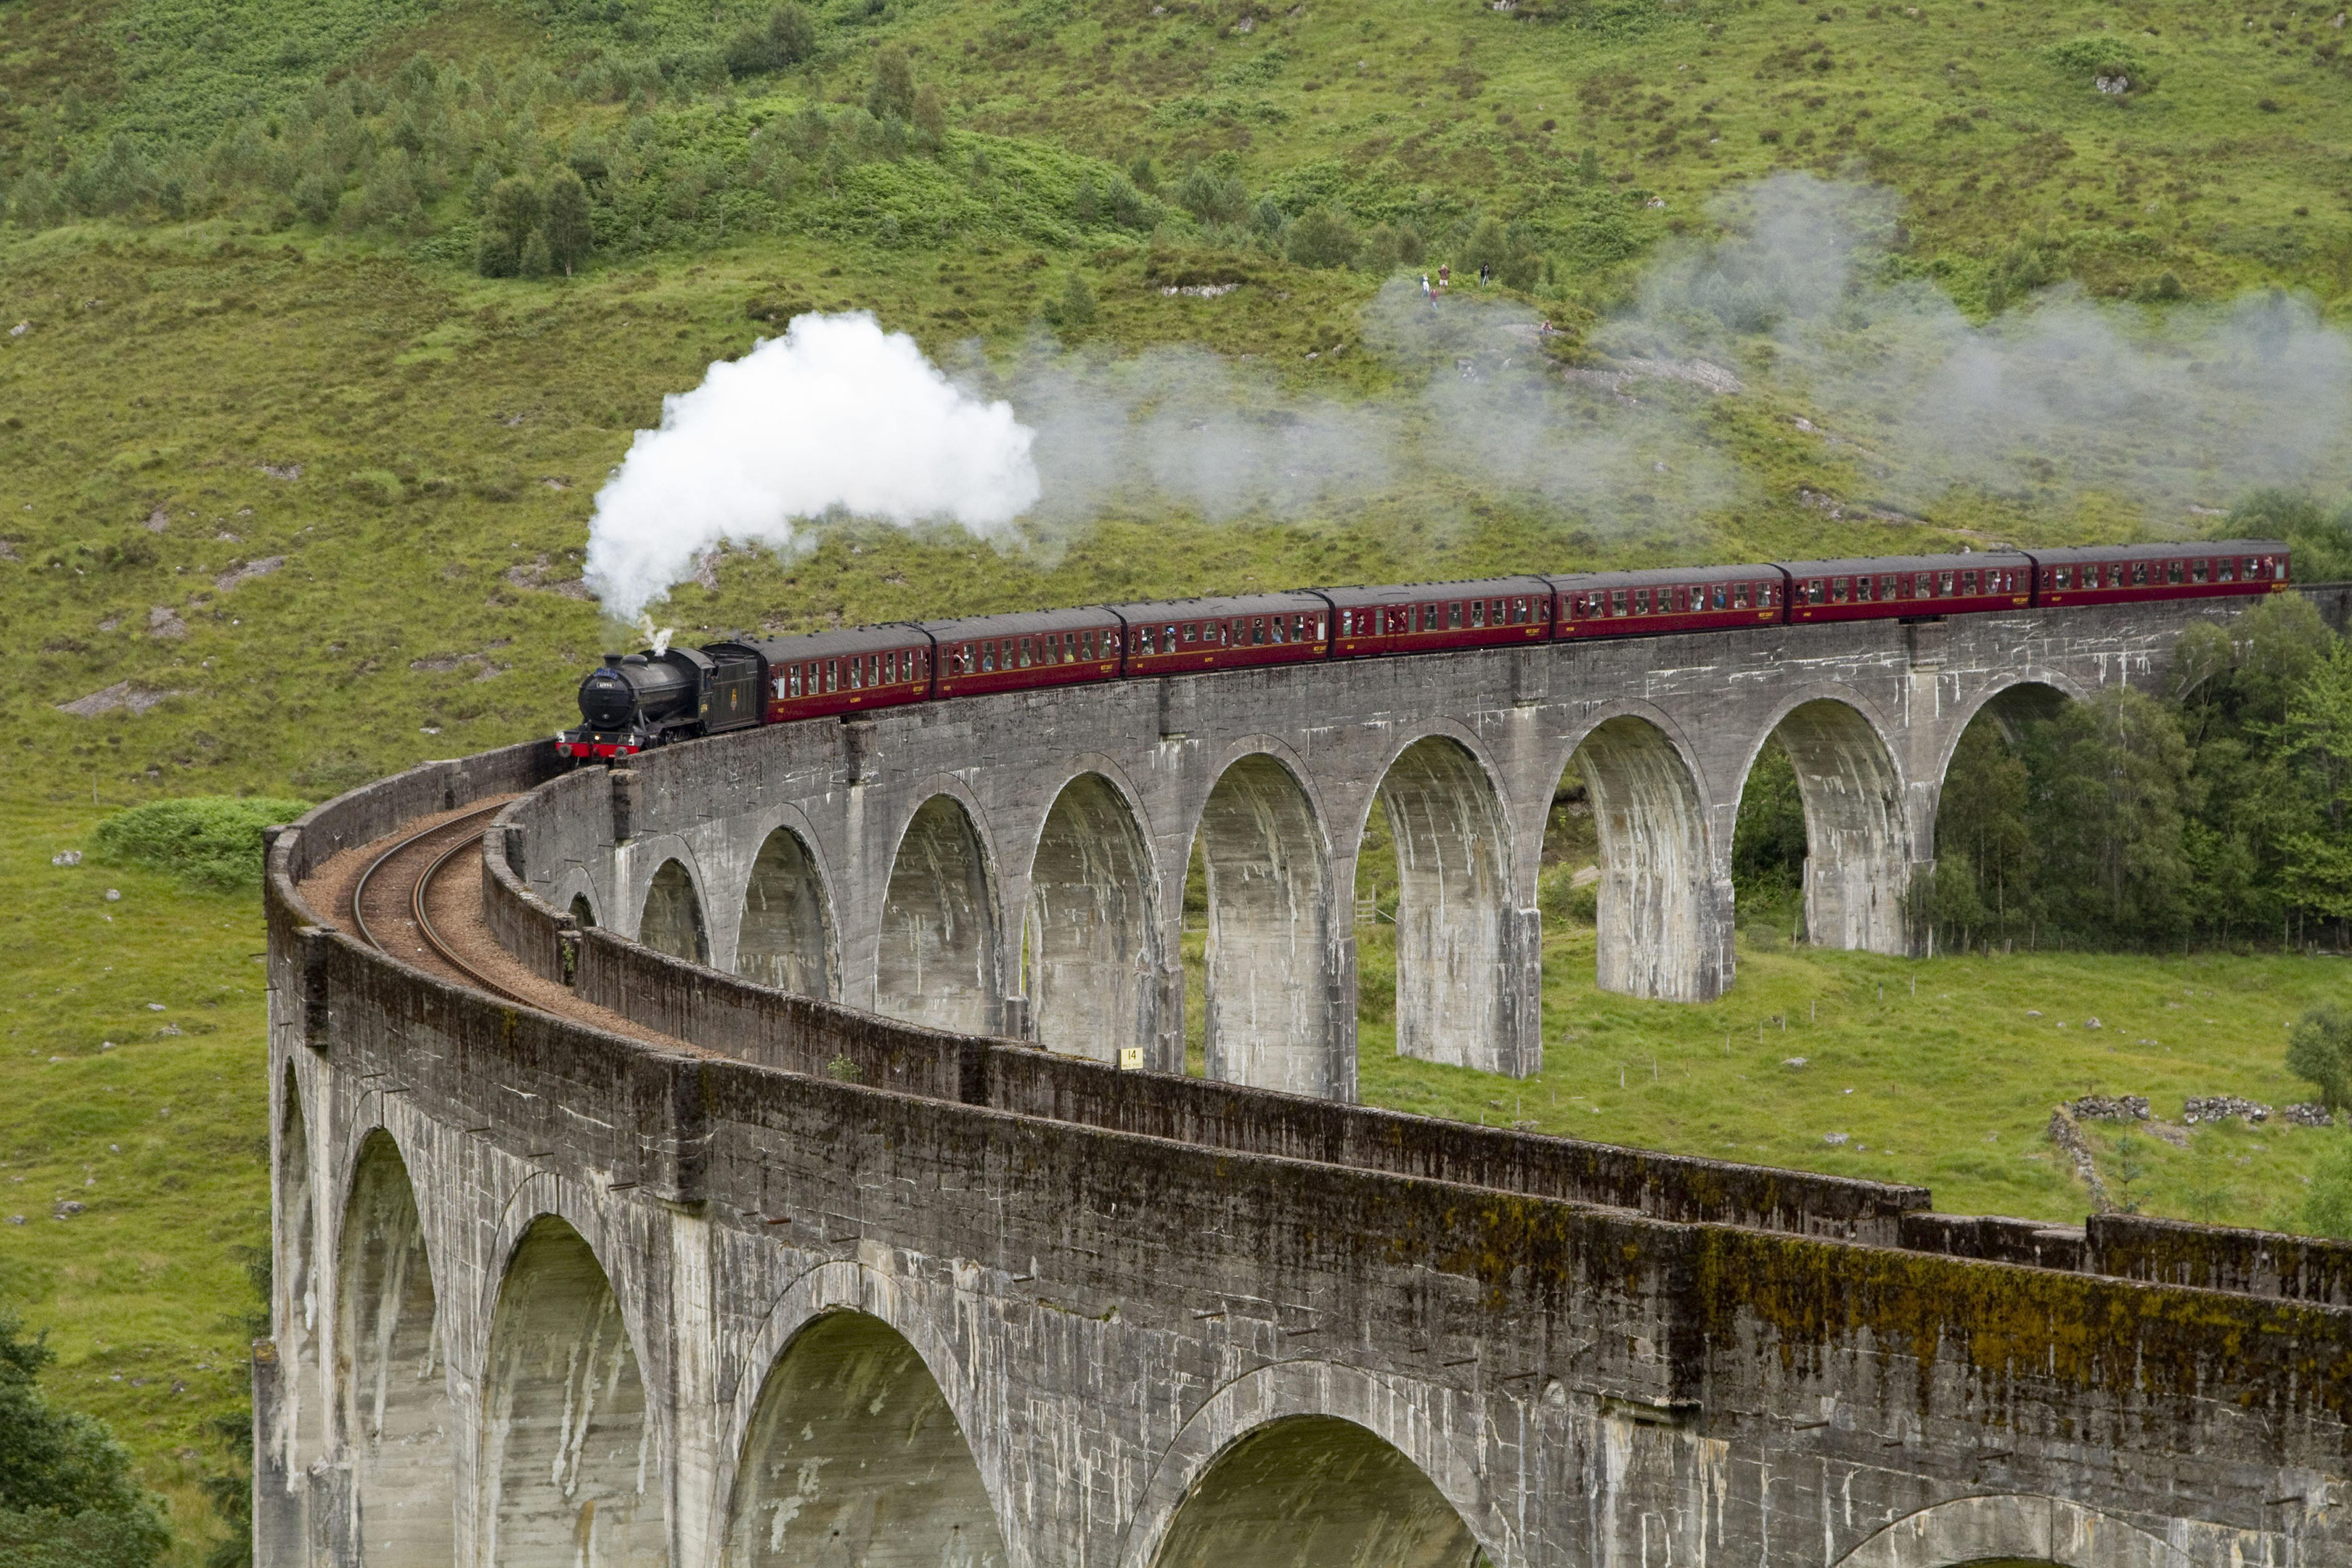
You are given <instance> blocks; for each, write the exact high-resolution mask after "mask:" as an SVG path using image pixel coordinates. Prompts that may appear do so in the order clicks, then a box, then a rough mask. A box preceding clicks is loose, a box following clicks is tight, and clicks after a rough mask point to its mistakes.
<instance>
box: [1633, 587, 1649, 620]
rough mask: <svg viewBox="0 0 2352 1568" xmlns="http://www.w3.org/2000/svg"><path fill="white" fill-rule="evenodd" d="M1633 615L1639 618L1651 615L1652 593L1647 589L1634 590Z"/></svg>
mask: <svg viewBox="0 0 2352 1568" xmlns="http://www.w3.org/2000/svg"><path fill="white" fill-rule="evenodd" d="M1633 613H1634V614H1635V615H1637V616H1646V615H1648V614H1649V613H1650V591H1649V590H1648V589H1647V588H1636V589H1634V590H1633Z"/></svg>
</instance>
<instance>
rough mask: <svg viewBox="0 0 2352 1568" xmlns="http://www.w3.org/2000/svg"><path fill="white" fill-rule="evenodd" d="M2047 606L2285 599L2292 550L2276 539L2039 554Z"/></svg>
mask: <svg viewBox="0 0 2352 1568" xmlns="http://www.w3.org/2000/svg"><path fill="white" fill-rule="evenodd" d="M2033 559H2034V562H2035V563H2036V564H2037V565H2038V567H2039V568H2040V579H2041V581H2040V585H2039V588H2038V591H2037V596H2036V598H2035V600H2034V602H2035V603H2036V604H2041V605H2104V604H2114V603H2116V602H2118V601H2123V600H2137V599H2210V598H2228V597H2232V596H2235V595H2245V594H2271V593H2281V592H2284V590H2285V588H2286V586H2287V552H2286V546H2284V545H2283V544H2280V543H2278V542H2276V541H2274V540H2261V539H2221V540H2212V541H2209V542H2204V543H2198V544H2105V545H2093V546H2091V547H2089V548H2087V549H2081V550H2037V551H2035V552H2033Z"/></svg>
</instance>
